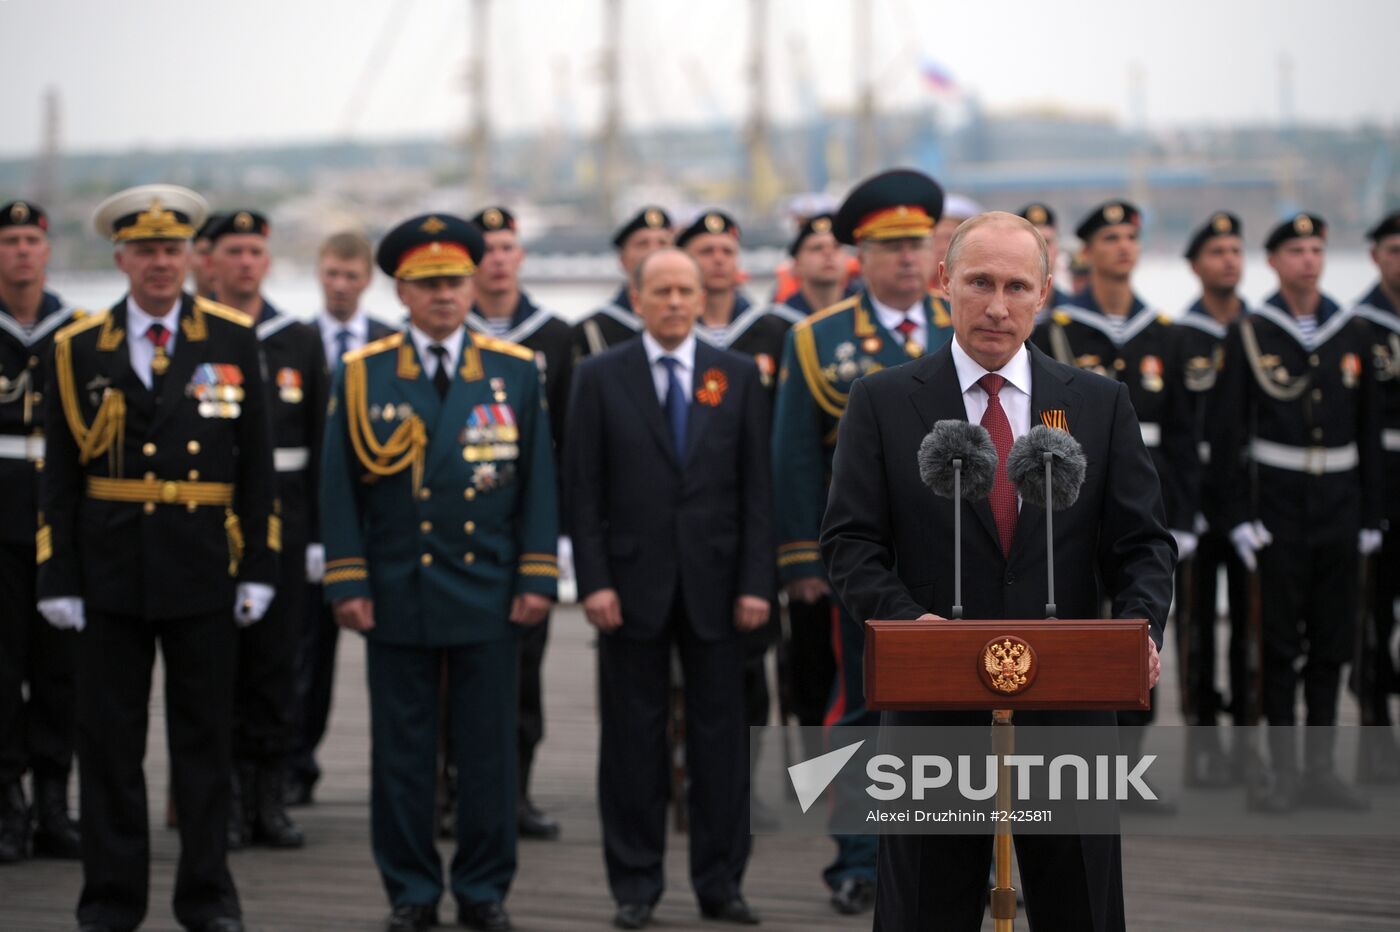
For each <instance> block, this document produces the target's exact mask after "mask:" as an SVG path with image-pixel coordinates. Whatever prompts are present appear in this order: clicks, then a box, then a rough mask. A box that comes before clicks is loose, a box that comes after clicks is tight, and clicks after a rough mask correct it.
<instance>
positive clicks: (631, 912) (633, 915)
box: [613, 903, 651, 929]
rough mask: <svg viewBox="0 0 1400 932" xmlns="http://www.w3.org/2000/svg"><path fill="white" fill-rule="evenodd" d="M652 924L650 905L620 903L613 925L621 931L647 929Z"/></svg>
mask: <svg viewBox="0 0 1400 932" xmlns="http://www.w3.org/2000/svg"><path fill="white" fill-rule="evenodd" d="M650 922H651V904H650V903H619V904H618V907H617V915H615V916H613V925H614V926H615V927H617V928H619V929H645V928H646V927H647V924H648V923H650Z"/></svg>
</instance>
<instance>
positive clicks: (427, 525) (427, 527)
mask: <svg viewBox="0 0 1400 932" xmlns="http://www.w3.org/2000/svg"><path fill="white" fill-rule="evenodd" d="M418 530H420V531H422V532H423V533H424V534H429V533H432V530H433V522H431V521H424V522H423V523H422V524H420V525H418Z"/></svg>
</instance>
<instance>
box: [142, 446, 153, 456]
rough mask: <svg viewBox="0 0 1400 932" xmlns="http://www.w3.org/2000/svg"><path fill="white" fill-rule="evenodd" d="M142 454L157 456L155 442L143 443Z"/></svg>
mask: <svg viewBox="0 0 1400 932" xmlns="http://www.w3.org/2000/svg"><path fill="white" fill-rule="evenodd" d="M141 455H142V456H155V455H156V445H155V444H154V443H147V444H143V445H142V446H141Z"/></svg>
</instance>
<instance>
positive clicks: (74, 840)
mask: <svg viewBox="0 0 1400 932" xmlns="http://www.w3.org/2000/svg"><path fill="white" fill-rule="evenodd" d="M34 856H35V857H36V858H59V859H62V860H65V861H76V860H77V859H78V858H80V857H82V836H81V835H79V834H78V824H77V823H76V822H74V821H73V818H72V817H71V816H70V815H69V814H68V786H67V781H66V780H61V779H54V778H52V777H44V778H38V777H36V778H35V780H34Z"/></svg>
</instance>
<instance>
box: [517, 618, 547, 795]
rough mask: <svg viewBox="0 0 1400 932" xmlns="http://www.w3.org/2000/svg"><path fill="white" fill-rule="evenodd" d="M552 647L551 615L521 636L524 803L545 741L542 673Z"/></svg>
mask: <svg viewBox="0 0 1400 932" xmlns="http://www.w3.org/2000/svg"><path fill="white" fill-rule="evenodd" d="M548 643H549V616H548V615H546V616H545V619H544V621H542V622H540V623H539V624H537V625H535V626H534V627H532V628H525V629H524V630H522V632H521V635H520V709H519V712H518V720H517V722H516V727H515V732H516V738H517V750H518V752H519V767H518V770H517V777H518V781H519V785H520V799H521V801H524V800H526V799H529V798H530V771H531V770H532V769H533V768H534V766H535V751H536V749H538V748H539V746H540V741H541V740H542V739H543V738H544V682H543V678H542V677H541V675H540V673H541V670H542V668H543V667H544V649H545V646H546V645H547V644H548Z"/></svg>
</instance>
